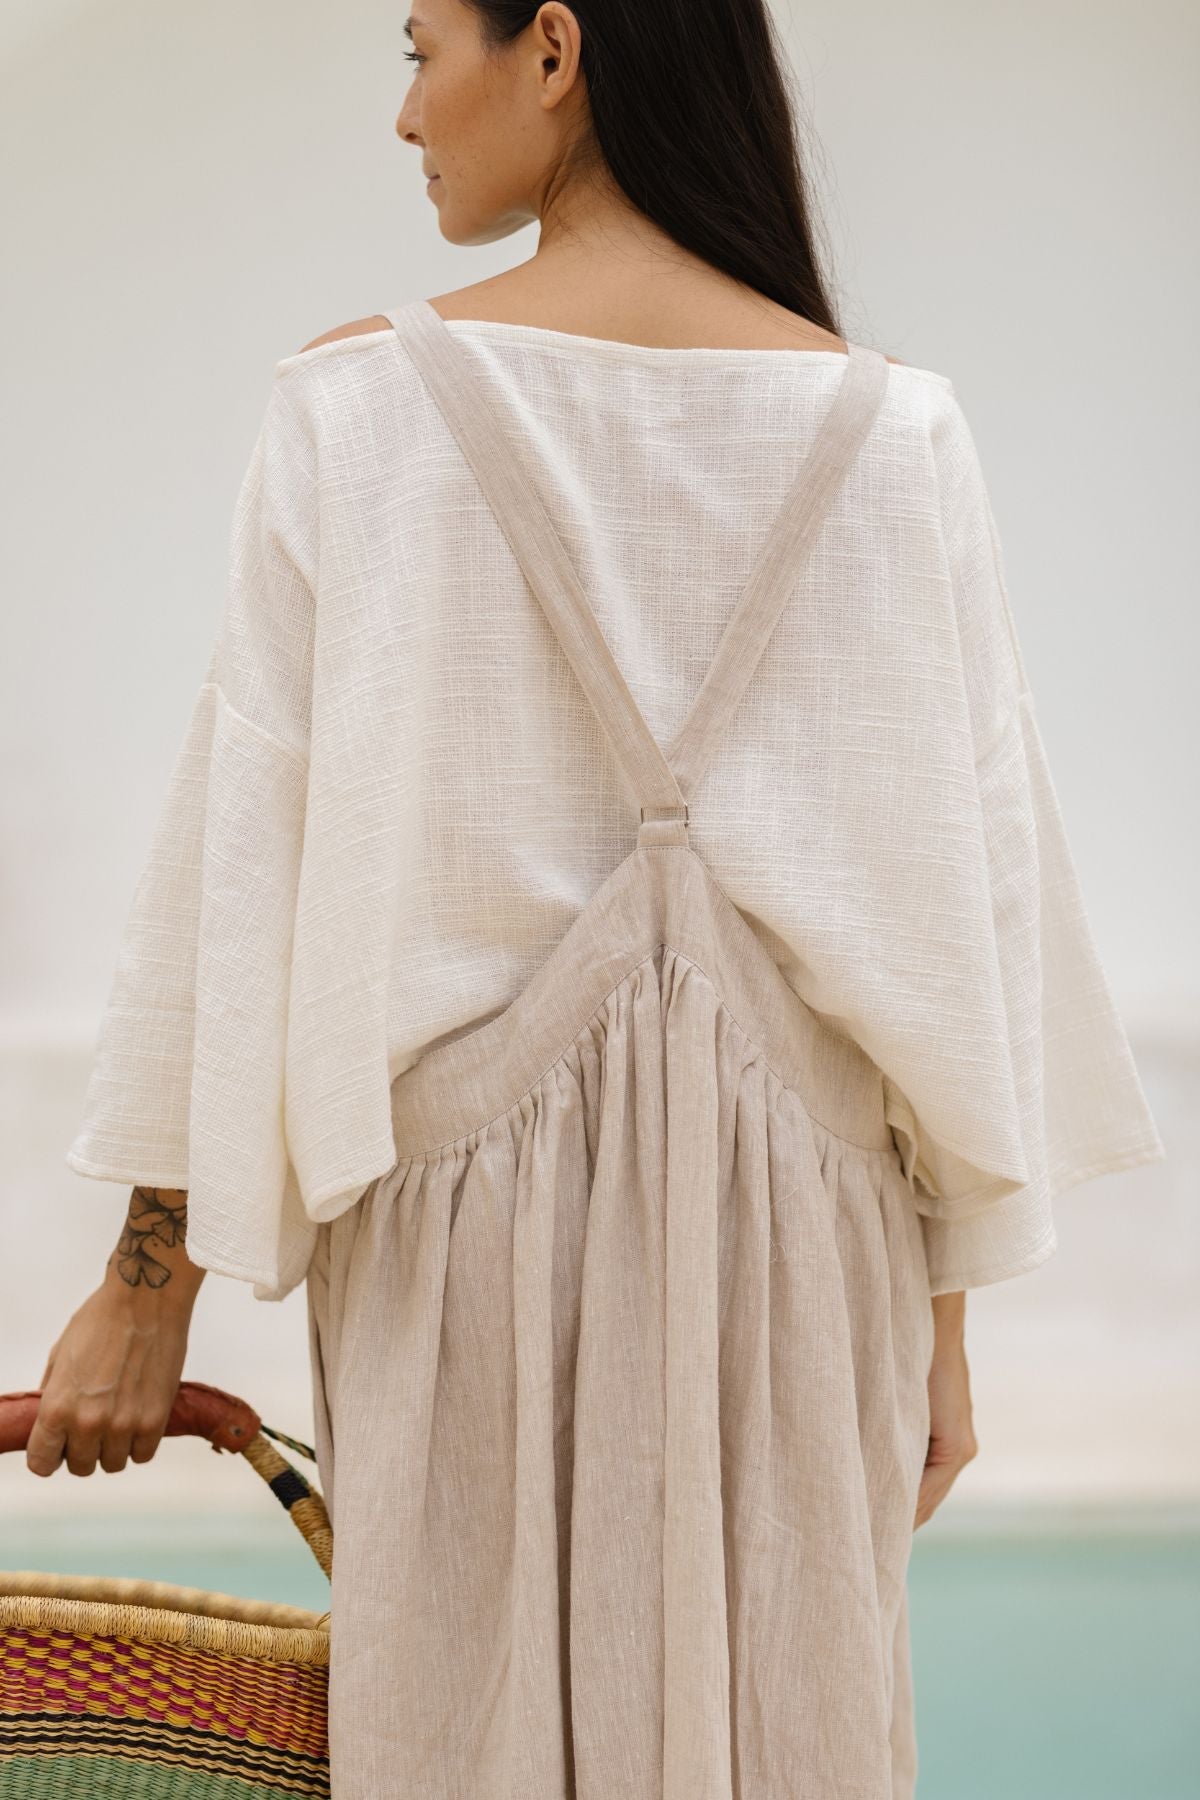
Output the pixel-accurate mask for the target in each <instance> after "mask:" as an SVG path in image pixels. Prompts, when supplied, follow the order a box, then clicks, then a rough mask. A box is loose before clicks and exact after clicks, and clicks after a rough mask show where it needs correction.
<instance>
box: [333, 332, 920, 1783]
mask: <svg viewBox="0 0 1200 1800" xmlns="http://www.w3.org/2000/svg"><path fill="white" fill-rule="evenodd" d="M393 316H394V317H395V320H396V329H397V331H398V332H400V333H401V335H402V338H403V341H404V342H405V345H406V350H407V353H409V354H411V355H412V356H413V357H414V358H415V359H416V361H417V365H418V367H419V368H420V370H421V373H422V377H423V379H424V380H426V382H427V383H428V384H429V385H430V386H431V390H432V392H433V393H434V395H435V398H436V400H437V403H438V404H439V406H441V407H442V409H443V410H444V411H445V412H446V415H447V418H448V419H449V420H450V422H451V425H452V428H453V429H454V431H455V434H456V437H457V438H458V440H459V442H460V443H461V444H462V446H463V449H464V454H466V455H467V457H468V460H469V461H470V463H471V466H472V468H473V469H474V470H475V472H476V474H477V476H478V478H479V481H480V485H481V488H482V489H483V491H484V492H485V494H486V495H487V497H488V501H489V504H490V505H491V506H492V508H493V510H494V512H495V513H496V516H497V517H498V519H500V521H501V522H502V524H503V526H504V529H505V532H506V535H507V536H508V538H509V541H510V543H511V544H512V546H513V549H514V553H515V554H516V555H517V557H518V560H519V562H520V564H521V566H522V568H523V569H524V570H525V573H526V577H527V579H528V580H529V582H530V586H531V589H532V591H533V592H534V594H535V595H536V596H537V598H538V601H539V604H540V605H541V606H542V607H543V610H544V611H545V614H546V617H547V620H548V622H549V624H550V626H551V628H552V630H553V631H554V633H555V635H556V637H557V638H558V639H559V641H560V642H561V643H562V645H563V649H564V652H565V654H566V655H567V658H568V661H569V662H570V664H571V667H572V669H573V670H574V671H575V673H576V675H577V677H578V680H579V683H580V686H581V688H582V690H583V692H584V693H585V694H586V695H587V696H588V699H589V703H590V704H591V705H592V706H593V707H594V709H595V712H596V716H597V719H598V720H599V722H600V724H601V728H602V730H603V731H604V734H605V739H606V741H607V742H608V743H609V744H610V745H611V746H612V750H613V754H614V756H615V757H616V759H617V762H618V765H619V767H620V770H621V774H622V778H623V780H624V782H625V785H626V789H627V791H628V792H629V793H630V795H631V797H632V799H633V800H634V801H635V802H636V804H637V810H638V814H639V819H640V824H639V830H638V834H637V841H636V843H635V845H634V848H633V849H632V850H631V851H630V853H629V854H628V856H627V857H625V858H624V859H623V861H622V862H621V863H620V864H619V865H618V866H617V868H616V869H614V870H613V872H612V873H611V874H610V876H609V877H608V879H607V880H606V881H605V882H604V883H603V884H602V885H601V887H600V889H599V891H598V892H597V893H596V894H595V895H593V896H592V898H591V899H590V900H589V902H588V904H587V906H586V907H585V908H584V909H583V911H582V912H581V913H580V914H579V916H578V917H577V918H576V919H575V920H574V921H573V923H572V925H571V927H570V929H569V931H568V932H567V934H566V936H565V937H564V938H563V939H562V940H561V942H560V943H559V944H558V945H556V947H555V949H554V950H553V951H552V953H551V955H550V957H549V959H548V960H547V961H546V962H545V963H543V964H542V965H541V967H540V968H539V969H538V970H537V971H536V973H535V974H534V976H533V978H532V979H531V981H530V982H529V984H528V986H527V987H525V988H523V989H522V990H521V992H520V993H519V994H518V995H517V996H516V998H515V999H514V1000H513V1002H512V1004H511V1005H510V1006H508V1007H506V1008H505V1010H504V1012H503V1013H502V1014H501V1015H500V1016H499V1017H497V1018H495V1019H493V1020H490V1021H489V1022H488V1023H487V1024H486V1025H482V1026H480V1027H479V1028H478V1029H477V1030H475V1031H472V1032H469V1033H467V1034H466V1035H464V1036H461V1037H459V1038H457V1039H452V1040H451V1041H450V1042H448V1043H444V1044H442V1045H439V1046H438V1047H437V1048H436V1049H433V1050H431V1051H429V1052H428V1053H427V1054H426V1055H425V1056H423V1057H422V1058H421V1059H420V1061H419V1062H418V1063H417V1064H416V1065H415V1066H414V1067H412V1068H411V1069H408V1070H406V1071H405V1072H404V1073H403V1074H401V1075H398V1076H397V1078H396V1080H395V1082H394V1083H393V1084H392V1102H393V1111H392V1129H393V1139H394V1142H395V1147H396V1155H397V1162H396V1165H395V1167H394V1168H393V1169H392V1170H390V1171H389V1173H388V1174H387V1175H385V1176H384V1177H382V1179H380V1180H379V1181H377V1182H373V1183H372V1184H371V1186H370V1187H369V1188H368V1190H367V1192H366V1194H365V1195H364V1196H363V1198H362V1200H361V1202H360V1203H359V1204H358V1205H357V1206H355V1207H353V1208H351V1209H350V1210H349V1211H347V1212H343V1213H341V1214H339V1216H338V1217H337V1218H336V1219H335V1220H333V1221H331V1222H328V1223H325V1224H322V1225H321V1226H319V1227H318V1246H317V1249H316V1250H315V1251H314V1255H313V1258H312V1260H311V1261H310V1264H309V1275H310V1280H309V1282H308V1294H309V1300H310V1311H309V1343H310V1350H311V1353H312V1357H313V1376H314V1381H313V1390H314V1397H315V1405H314V1420H315V1422H316V1426H317V1442H318V1449H317V1456H318V1462H319V1466H320V1471H321V1480H322V1489H323V1492H324V1493H325V1494H326V1495H327V1496H331V1495H332V1493H333V1490H334V1487H335V1486H336V1488H337V1503H336V1508H335V1510H334V1518H335V1534H334V1556H333V1596H332V1613H331V1644H330V1680H329V1740H330V1778H331V1787H332V1791H333V1793H334V1794H335V1795H336V1796H337V1800H391V1797H395V1800H400V1797H401V1796H403V1800H445V1796H447V1795H450V1794H454V1795H456V1796H459V1797H460V1800H518V1797H520V1800H524V1797H525V1796H535V1795H536V1796H537V1797H538V1800H614V1796H617V1795H620V1796H623V1797H624V1800H734V1796H735V1795H739V1796H740V1795H746V1796H749V1795H753V1796H754V1800H796V1796H797V1795H812V1796H817V1795H835V1794H836V1795H838V1796H840V1797H841V1800H912V1795H913V1791H914V1780H915V1773H916V1743H915V1721H914V1716H913V1707H912V1681H911V1664H910V1645H909V1636H908V1631H907V1611H906V1592H905V1583H906V1571H907V1564H908V1558H909V1554H910V1551H911V1546H912V1528H913V1515H914V1509H915V1504H916V1496H917V1491H918V1486H919V1482H920V1475H921V1470H922V1467H923V1464H924V1460H925V1454H926V1450H927V1446H928V1434H929V1389H928V1374H929V1365H930V1360H931V1357H932V1352H933V1342H934V1325H933V1307H932V1304H931V1301H930V1296H929V1286H928V1275H927V1270H926V1264H925V1249H924V1243H923V1240H922V1236H921V1231H920V1227H919V1220H918V1214H917V1213H916V1211H915V1209H914V1208H913V1207H912V1205H911V1196H910V1193H909V1189H908V1186H907V1184H906V1180H905V1177H904V1173H903V1169H902V1166H901V1164H900V1160H899V1157H898V1155H897V1151H896V1145H895V1142H894V1140H893V1138H892V1135H891V1128H890V1126H889V1124H888V1121H887V1115H886V1108H885V1103H884V1092H883V1077H882V1075H881V1072H880V1071H879V1069H877V1068H876V1066H875V1065H874V1063H872V1061H871V1060H870V1058H869V1057H868V1056H867V1055H866V1054H865V1053H864V1052H863V1051H862V1050H861V1049H860V1048H859V1047H858V1046H857V1045H856V1044H854V1043H853V1041H852V1040H851V1039H849V1038H846V1037H844V1036H842V1035H840V1034H837V1033H834V1032H833V1031H831V1030H829V1029H828V1027H826V1026H825V1025H824V1024H823V1023H822V1022H821V1021H820V1020H819V1019H818V1018H817V1016H816V1015H815V1014H814V1013H813V1012H812V1011H811V1010H810V1009H809V1008H808V1007H807V1006H806V1005H805V1004H804V1002H803V1001H802V1000H800V999H799V997H798V996H797V995H796V994H794V993H793V992H792V990H791V988H790V987H789V986H788V985H787V983H786V981H785V980H784V978H783V976H782V974H781V973H780V970H779V968H778V966H777V965H776V963H775V962H774V960H773V959H772V957H771V956H770V955H769V953H768V952H767V951H766V950H765V949H764V947H763V946H762V944H761V943H760V942H759V940H758V938H757V937H756V936H755V934H754V933H753V932H752V931H751V929H750V927H749V926H748V924H747V923H746V921H745V919H744V918H743V917H742V916H741V914H740V913H739V912H738V911H737V909H736V907H734V906H732V905H731V904H730V902H729V900H728V898H727V897H726V896H725V895H724V894H723V893H722V892H721V889H720V888H719V887H718V886H717V884H716V883H715V882H714V881H713V880H712V877H711V875H710V874H709V872H708V870H707V869H706V868H705V865H704V863H703V862H702V861H701V860H700V859H699V858H698V857H697V855H696V854H695V850H694V846H693V844H692V842H691V838H690V830H689V824H688V813H689V807H688V804H687V801H686V798H685V795H684V793H683V791H682V781H681V775H682V772H683V771H687V777H688V786H689V787H693V786H694V787H699V785H700V784H701V782H702V779H703V774H704V771H705V769H706V767H707V766H708V764H709V763H710V762H711V760H712V757H713V755H714V754H715V751H716V747H717V745H718V743H719V742H720V739H721V737H722V736H723V735H724V733H725V731H726V730H727V729H728V727H729V723H730V720H731V717H732V715H733V712H734V710H735V708H736V706H737V703H738V700H739V697H740V696H741V695H742V694H744V692H745V691H746V689H747V686H748V684H749V683H750V682H751V681H752V678H753V675H754V671H755V667H756V665H757V663H758V661H759V659H760V657H761V655H762V652H763V649H764V647H765V645H766V643H767V642H768V641H769V634H770V629H771V626H772V624H773V622H774V620H775V618H776V617H777V615H778V612H779V610H780V608H781V607H782V606H784V605H785V604H786V603H787V600H788V597H789V594H790V588H791V584H792V580H793V575H794V570H795V569H796V567H797V566H798V564H799V561H800V559H801V557H802V556H803V554H804V553H805V549H806V546H807V547H809V548H810V547H811V545H812V543H813V542H814V540H815V537H816V535H817V533H818V532H819V529H820V524H821V519H822V515H823V512H824V511H825V509H826V508H827V507H828V505H829V503H830V500H831V498H832V497H833V495H834V494H835V493H836V491H837V484H838V483H839V481H841V480H843V479H844V478H845V472H846V470H847V468H848V467H849V466H850V465H851V463H852V461H853V458H854V457H855V456H856V455H857V454H858V453H859V450H860V448H861V445H862V443H863V441H864V438H865V436H866V434H867V432H868V431H869V430H870V427H871V424H872V421H873V419H874V417H875V412H876V409H877V407H878V404H879V401H880V399H881V397H882V395H883V393H884V391H885V389H886V384H887V379H888V377H887V366H886V362H885V360H884V358H883V357H882V356H880V355H879V354H878V353H877V352H875V351H870V350H867V349H865V348H861V347H859V346H854V347H853V355H852V359H851V361H850V362H849V363H848V364H846V363H844V364H843V380H842V382H841V384H840V386H839V388H838V390H837V394H836V399H835V402H834V404H833V405H832V406H831V408H830V411H829V414H828V416H827V417H826V419H825V421H824V423H823V426H822V431H821V436H820V438H819V440H818V441H817V443H816V444H815V445H814V446H813V450H812V456H811V460H810V461H809V462H807V463H806V465H805V466H804V468H803V469H802V470H801V471H800V476H799V482H798V492H797V496H796V499H795V504H794V505H793V506H790V507H789V508H787V509H786V510H785V511H784V512H783V513H782V514H781V516H780V520H779V523H778V525H777V527H776V529H775V530H774V531H773V532H772V534H771V538H770V541H769V544H768V545H766V546H764V554H763V557H762V559H761V561H760V563H759V564H758V565H757V566H756V569H755V572H754V576H753V579H752V581H751V582H749V583H748V584H747V589H746V592H745V594H744V595H743V596H742V598H741V600H740V602H739V606H738V609H737V616H736V620H735V621H734V623H733V625H732V627H731V629H730V631H729V633H728V634H727V636H726V637H725V638H723V639H722V642H721V644H720V646H719V649H718V652H717V658H716V662H715V665H714V667H713V668H712V669H711V670H710V671H709V674H708V676H707V677H706V679H705V682H704V683H703V685H702V686H701V687H700V689H699V691H698V693H697V695H696V696H695V700H694V705H693V708H692V709H691V710H690V712H689V716H688V719H687V722H686V724H685V726H684V727H683V729H682V730H681V732H680V734H679V735H678V737H677V738H675V739H673V740H672V742H671V743H670V744H669V745H668V746H660V745H658V743H657V742H656V740H655V739H654V736H653V734H652V733H651V732H650V730H649V728H648V726H647V725H646V723H645V721H644V719H643V718H642V717H641V716H640V715H639V713H638V711H637V707H636V703H635V702H634V701H633V699H632V697H631V695H630V693H629V690H628V686H627V684H625V683H624V682H623V679H622V677H621V674H620V670H619V669H618V668H616V667H615V665H614V664H613V661H612V658H611V654H610V652H609V650H608V647H607V645H606V644H605V642H604V638H603V635H602V634H601V633H600V632H599V630H598V627H597V625H596V623H595V619H594V615H593V614H592V613H591V610H590V608H589V605H588V601H587V596H586V593H585V592H584V591H583V590H582V588H581V587H580V586H579V583H578V580H577V577H576V576H575V574H574V570H573V567H572V564H571V561H570V558H569V557H568V556H567V555H566V552H565V550H564V549H563V548H562V546H561V545H560V544H558V543H557V541H556V540H555V538H554V534H553V530H552V527H551V526H550V524H549V521H548V519H547V517H546V515H545V513H544V511H539V503H538V501H537V498H536V494H535V492H534V490H533V489H532V487H531V484H530V483H529V482H528V481H527V480H526V479H524V475H523V472H522V470H521V468H520V466H519V464H515V463H514V459H513V457H512V453H511V442H510V440H509V439H508V438H507V437H506V436H505V435H504V434H503V433H502V432H500V431H499V430H498V429H497V427H496V423H495V420H494V418H493V416H492V414H491V413H490V410H489V408H488V405H487V402H486V400H485V399H484V398H483V397H482V396H481V395H480V393H479V392H478V390H477V389H476V387H475V383H474V377H473V373H472V369H471V365H470V364H466V365H464V364H463V363H462V361H461V359H460V354H459V352H458V350H457V349H456V348H455V341H454V339H453V337H448V336H447V334H446V333H445V331H444V328H443V326H442V324H441V323H440V322H438V316H437V314H436V313H435V312H434V311H433V309H432V308H428V307H425V306H424V305H423V303H414V305H413V306H412V307H409V308H402V309H400V310H399V312H398V313H397V314H396V315H393Z"/></svg>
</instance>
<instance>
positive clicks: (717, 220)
mask: <svg viewBox="0 0 1200 1800" xmlns="http://www.w3.org/2000/svg"><path fill="white" fill-rule="evenodd" d="M468 3H469V4H470V5H471V6H472V7H473V8H474V10H475V11H476V12H477V13H478V14H479V15H480V17H481V21H482V35H483V40H484V43H485V44H486V45H489V46H492V47H499V46H501V45H504V44H508V43H511V42H512V40H513V39H514V38H516V37H518V36H519V35H520V33H521V32H522V31H524V30H525V28H526V26H528V25H530V24H531V23H532V22H533V20H534V18H535V17H536V16H537V11H538V7H539V5H540V3H541V0H468ZM570 6H571V10H572V12H573V13H574V14H575V16H576V18H577V19H578V20H579V26H580V34H581V37H582V63H583V72H584V76H585V79H586V81H587V90H588V101H589V105H590V109H591V117H592V125H593V129H594V133H595V140H596V147H597V148H598V149H599V151H600V154H601V155H602V156H603V158H604V160H605V162H606V163H607V165H608V168H609V171H610V172H611V174H612V177H613V179H614V180H615V181H616V183H617V185H618V186H619V187H620V188H621V189H622V190H623V191H624V193H625V194H627V195H628V197H629V199H630V200H631V201H632V202H633V204H634V205H635V206H636V207H638V208H639V209H640V210H641V211H642V212H643V213H645V215H646V217H647V218H648V219H653V221H654V223H655V224H656V225H658V226H660V227H661V229H662V230H663V231H665V232H667V233H668V235H669V236H670V237H672V238H674V240H675V242H676V243H677V244H681V245H682V246H683V248H684V249H686V250H690V251H692V252H693V253H694V254H695V255H697V256H701V257H703V258H704V260H705V261H706V262H709V263H711V264H712V265H713V267H714V268H718V269H722V270H724V271H725V273H726V274H728V275H732V276H733V277H734V278H735V279H736V280H738V281H742V282H745V283H746V284H747V286H749V287H752V288H755V289H757V290H758V292H759V293H762V294H766V295H767V296H768V297H769V298H770V299H772V300H774V301H777V302H778V303H779V305H781V306H785V307H787V308H788V309H789V310H790V311H791V312H794V313H799V314H800V316H801V317H802V318H805V319H811V320H812V321H813V323H814V324H816V325H820V326H823V327H824V329H825V330H826V331H832V332H833V333H834V334H835V336H843V335H844V333H842V331H841V328H840V326H839V324H838V321H837V318H836V315H835V312H834V308H833V303H832V301H831V299H830V296H829V293H828V291H827V288H826V283H825V278H824V276H823V274H822V271H821V267H820V259H819V256H818V253H817V249H816V245H815V243H814V230H813V222H812V218H811V215H810V204H809V197H808V187H807V182H806V179H805V174H804V168H803V165H802V163H801V160H800V154H799V146H798V142H797V132H796V121H795V117H794V114H793V109H792V105H791V102H790V99H789V93H788V85H787V82H786V80H785V77H784V73H783V57H782V53H781V50H780V47H779V44H778V41H777V39H776V35H775V27H774V23H773V21H772V19H771V15H770V13H769V11H768V9H767V4H766V0H570ZM661 45H670V56H671V60H670V62H669V63H667V62H665V61H664V60H661V59H659V58H657V57H656V56H655V54H654V48H655V46H661ZM648 47H649V48H648Z"/></svg>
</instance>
